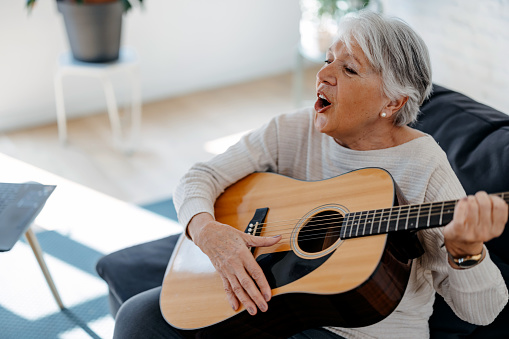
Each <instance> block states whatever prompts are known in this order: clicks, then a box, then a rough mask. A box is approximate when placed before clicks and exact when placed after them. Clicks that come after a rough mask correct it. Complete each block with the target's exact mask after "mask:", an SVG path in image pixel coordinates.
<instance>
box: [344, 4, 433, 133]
mask: <svg viewBox="0 0 509 339" xmlns="http://www.w3.org/2000/svg"><path fill="white" fill-rule="evenodd" d="M352 39H353V40H354V41H352ZM338 40H340V41H342V42H343V43H344V44H345V45H346V47H347V48H348V49H349V50H350V51H351V48H352V44H353V43H357V44H358V45H359V47H360V48H361V49H362V51H363V52H364V55H365V56H366V58H367V59H368V61H369V62H370V64H371V66H372V67H373V68H374V70H375V71H376V72H377V73H378V74H380V75H381V77H382V87H383V88H382V90H383V93H384V94H385V95H386V96H387V97H388V98H389V99H390V100H397V99H399V98H402V97H408V101H407V102H406V104H405V105H404V106H403V107H402V108H401V109H400V110H399V111H398V112H397V113H396V117H395V120H394V124H395V125H397V126H404V125H408V124H410V123H413V122H415V121H416V120H417V116H418V114H419V107H420V106H421V104H422V103H423V102H424V100H425V99H426V98H427V97H428V96H429V95H430V93H431V88H432V84H431V62H430V58H429V53H428V48H427V47H426V44H425V43H424V41H423V40H422V38H421V37H420V36H419V35H417V33H416V32H415V31H414V30H413V29H412V28H410V26H409V25H408V24H406V23H405V22H403V21H402V20H400V19H397V18H389V17H386V16H383V15H381V14H378V13H374V12H370V11H366V10H363V11H359V12H357V13H351V14H349V15H347V16H345V17H344V18H343V19H342V20H341V21H340V24H339V37H338Z"/></svg>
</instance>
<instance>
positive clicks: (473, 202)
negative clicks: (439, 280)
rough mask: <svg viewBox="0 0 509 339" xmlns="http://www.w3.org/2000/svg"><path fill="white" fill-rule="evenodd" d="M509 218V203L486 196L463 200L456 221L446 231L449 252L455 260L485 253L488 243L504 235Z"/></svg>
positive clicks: (484, 194) (458, 207)
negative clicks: (484, 247) (484, 246)
mask: <svg viewBox="0 0 509 339" xmlns="http://www.w3.org/2000/svg"><path fill="white" fill-rule="evenodd" d="M507 214H508V206H507V204H506V203H505V201H504V200H502V199H501V198H499V197H497V196H493V195H488V194H487V193H486V192H477V193H476V194H475V195H469V196H468V197H465V198H463V199H461V200H459V201H458V203H457V205H456V208H455V209H454V217H453V220H452V221H451V222H450V223H449V224H448V225H447V226H445V228H444V242H445V247H446V248H447V252H449V253H450V254H451V255H452V256H453V257H455V258H460V257H465V256H467V255H476V254H479V253H481V252H482V249H483V244H484V243H485V242H487V241H489V240H491V239H493V238H496V237H498V236H500V235H501V234H502V232H503V231H504V227H505V224H506V222H507V218H508V215H507Z"/></svg>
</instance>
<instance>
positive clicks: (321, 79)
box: [316, 64, 336, 86]
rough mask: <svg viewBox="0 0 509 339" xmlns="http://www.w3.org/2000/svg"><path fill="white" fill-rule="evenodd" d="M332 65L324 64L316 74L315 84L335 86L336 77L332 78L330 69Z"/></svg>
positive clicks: (332, 74) (332, 73)
mask: <svg viewBox="0 0 509 339" xmlns="http://www.w3.org/2000/svg"><path fill="white" fill-rule="evenodd" d="M331 65H332V64H325V65H323V67H322V68H321V69H320V70H319V71H318V73H316V83H317V84H320V83H326V84H329V85H333V86H334V85H335V84H336V77H335V76H334V72H333V70H332V67H331Z"/></svg>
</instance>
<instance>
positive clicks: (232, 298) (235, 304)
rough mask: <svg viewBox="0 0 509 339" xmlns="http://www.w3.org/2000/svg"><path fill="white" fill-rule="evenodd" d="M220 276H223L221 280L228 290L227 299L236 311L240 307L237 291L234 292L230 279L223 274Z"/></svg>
mask: <svg viewBox="0 0 509 339" xmlns="http://www.w3.org/2000/svg"><path fill="white" fill-rule="evenodd" d="M220 276H221V280H222V281H223V287H224V291H225V292H226V299H228V302H229V303H230V306H231V307H232V309H233V310H234V311H236V310H238V309H239V306H240V305H239V300H238V299H237V297H236V296H235V293H233V289H232V286H231V284H230V281H229V280H228V279H227V278H226V277H225V276H224V275H222V274H221V275H220Z"/></svg>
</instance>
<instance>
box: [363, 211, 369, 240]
mask: <svg viewBox="0 0 509 339" xmlns="http://www.w3.org/2000/svg"><path fill="white" fill-rule="evenodd" d="M368 216H369V211H366V215H365V216H364V226H363V227H362V235H366V223H367V222H368Z"/></svg>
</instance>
